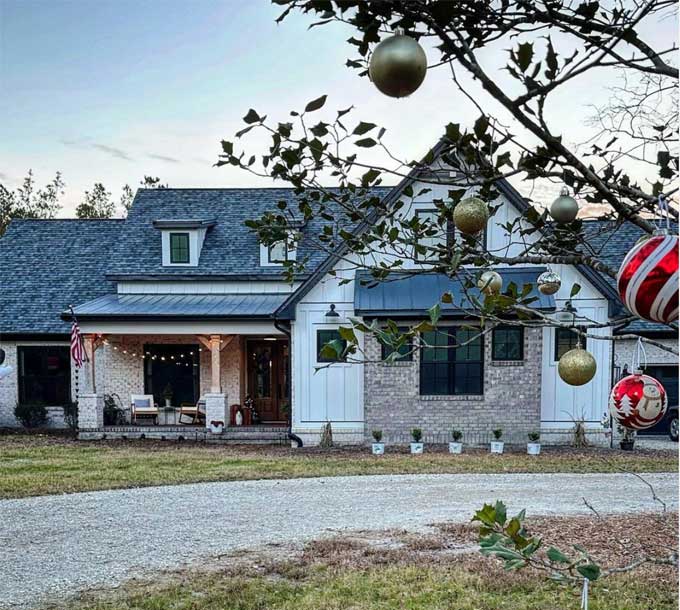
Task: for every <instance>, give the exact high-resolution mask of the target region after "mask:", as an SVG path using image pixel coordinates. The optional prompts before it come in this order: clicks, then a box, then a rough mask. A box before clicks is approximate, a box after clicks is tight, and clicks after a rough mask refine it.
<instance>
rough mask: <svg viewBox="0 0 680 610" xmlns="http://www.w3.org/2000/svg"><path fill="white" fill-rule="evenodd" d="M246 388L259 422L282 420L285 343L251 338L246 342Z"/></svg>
mask: <svg viewBox="0 0 680 610" xmlns="http://www.w3.org/2000/svg"><path fill="white" fill-rule="evenodd" d="M247 354H248V356H247V357H248V368H247V370H248V391H247V394H248V395H249V396H250V397H251V398H252V399H253V402H254V407H255V410H256V411H257V414H258V416H259V420H260V422H262V423H268V422H275V423H279V422H284V421H286V419H287V414H286V396H287V391H288V388H287V375H286V373H287V369H286V367H287V362H286V358H287V355H288V343H287V342H286V341H279V340H266V339H252V340H249V341H248V343H247Z"/></svg>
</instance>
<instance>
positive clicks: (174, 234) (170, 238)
mask: <svg viewBox="0 0 680 610" xmlns="http://www.w3.org/2000/svg"><path fill="white" fill-rule="evenodd" d="M175 237H183V238H185V239H186V252H187V256H186V260H176V259H175V248H174V247H173V243H172V242H173V238H175ZM179 249H180V250H182V248H179ZM168 254H169V256H170V264H171V265H190V264H191V235H190V234H189V233H188V232H187V231H169V232H168Z"/></svg>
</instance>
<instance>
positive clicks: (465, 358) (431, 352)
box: [420, 328, 484, 396]
mask: <svg viewBox="0 0 680 610" xmlns="http://www.w3.org/2000/svg"><path fill="white" fill-rule="evenodd" d="M423 341H424V343H425V344H426V345H427V347H423V348H422V350H421V357H420V393H421V394H422V395H426V396H427V395H456V394H474V395H481V394H483V393H484V339H483V337H482V336H481V335H480V331H479V330H478V329H465V328H450V329H448V330H446V331H442V330H438V331H428V332H425V333H423ZM456 345H458V346H459V347H454V346H456Z"/></svg>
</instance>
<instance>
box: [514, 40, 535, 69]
mask: <svg viewBox="0 0 680 610" xmlns="http://www.w3.org/2000/svg"><path fill="white" fill-rule="evenodd" d="M533 58H534V45H533V44H532V43H530V42H524V43H522V44H521V45H519V47H518V49H517V65H518V66H519V69H520V70H522V72H526V70H527V68H528V67H529V66H530V65H531V60H532V59H533Z"/></svg>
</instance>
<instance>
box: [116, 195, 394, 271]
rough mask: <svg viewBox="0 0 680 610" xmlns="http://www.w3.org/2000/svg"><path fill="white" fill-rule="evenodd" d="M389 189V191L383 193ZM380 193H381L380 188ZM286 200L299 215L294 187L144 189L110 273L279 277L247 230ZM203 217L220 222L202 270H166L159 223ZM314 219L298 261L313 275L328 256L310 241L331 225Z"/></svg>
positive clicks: (209, 234) (209, 239) (209, 241)
mask: <svg viewBox="0 0 680 610" xmlns="http://www.w3.org/2000/svg"><path fill="white" fill-rule="evenodd" d="M382 190H383V191H385V192H386V191H387V190H388V189H382ZM376 192H380V189H376ZM279 201H286V202H287V203H288V205H289V209H291V210H294V211H297V203H296V202H295V201H296V199H295V194H294V192H293V189H289V188H228V189H140V190H139V191H138V192H137V196H136V197H135V200H134V203H133V206H132V210H131V211H130V214H129V216H128V218H127V222H126V224H125V231H124V232H123V233H122V234H121V240H120V243H119V244H118V247H117V248H116V250H115V251H114V252H113V255H112V257H111V264H110V265H109V268H108V272H109V274H110V275H112V276H120V275H162V276H167V277H172V276H176V275H182V276H192V277H196V276H203V275H226V276H229V275H239V276H243V275H261V276H271V277H280V276H281V268H280V267H260V250H259V244H258V241H257V236H256V235H255V234H254V233H253V232H252V231H251V230H250V229H249V228H248V227H246V226H245V224H244V223H245V221H246V220H249V219H256V218H259V217H260V216H262V214H263V213H265V212H277V203H278V202H279ZM187 218H202V219H208V218H210V219H215V220H216V221H217V222H216V225H215V226H214V227H212V228H211V229H209V230H208V232H207V234H206V237H205V241H204V243H203V248H202V250H201V255H200V259H199V263H198V266H197V267H173V268H169V267H163V266H162V261H161V233H160V231H159V230H158V229H156V228H154V226H153V223H154V221H155V220H159V219H163V220H171V219H187ZM326 222H327V221H324V220H323V219H322V218H319V217H317V218H315V219H313V220H312V221H310V222H309V223H308V224H307V225H306V226H305V227H304V228H303V229H302V235H303V238H302V240H301V242H300V243H299V245H298V249H297V258H298V260H302V259H303V258H305V257H307V256H309V262H308V264H307V269H308V270H309V271H312V270H313V269H314V268H316V266H317V265H318V264H319V263H320V262H321V261H322V260H323V259H324V258H325V254H324V253H323V252H322V251H320V250H319V249H318V248H314V247H313V245H312V244H311V243H310V238H309V236H311V235H317V234H319V233H320V231H321V227H322V226H323V225H324V224H325V223H326Z"/></svg>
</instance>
